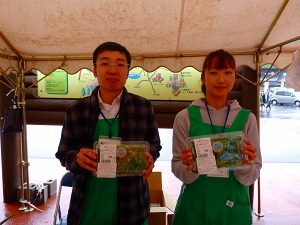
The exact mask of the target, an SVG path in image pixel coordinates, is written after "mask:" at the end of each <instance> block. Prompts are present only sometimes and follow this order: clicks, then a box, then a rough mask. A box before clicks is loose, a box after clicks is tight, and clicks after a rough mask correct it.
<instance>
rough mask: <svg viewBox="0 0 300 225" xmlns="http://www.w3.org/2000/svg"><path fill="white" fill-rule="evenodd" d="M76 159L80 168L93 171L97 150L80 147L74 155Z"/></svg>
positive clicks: (95, 167)
mask: <svg viewBox="0 0 300 225" xmlns="http://www.w3.org/2000/svg"><path fill="white" fill-rule="evenodd" d="M76 161H77V163H78V164H79V166H81V167H82V168H84V169H86V170H88V171H91V172H92V173H95V172H96V171H97V151H96V150H93V149H90V148H82V149H80V151H79V152H78V153H77V155H76Z"/></svg>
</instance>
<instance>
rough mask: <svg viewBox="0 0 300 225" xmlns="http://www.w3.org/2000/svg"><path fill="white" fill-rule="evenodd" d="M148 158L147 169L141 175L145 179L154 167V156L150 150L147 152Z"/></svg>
mask: <svg viewBox="0 0 300 225" xmlns="http://www.w3.org/2000/svg"><path fill="white" fill-rule="evenodd" d="M146 159H147V166H146V171H145V172H144V173H143V174H142V175H141V176H143V178H144V179H147V178H148V177H149V176H150V174H151V173H152V170H153V168H154V162H153V157H152V155H151V154H150V153H149V152H147V153H146Z"/></svg>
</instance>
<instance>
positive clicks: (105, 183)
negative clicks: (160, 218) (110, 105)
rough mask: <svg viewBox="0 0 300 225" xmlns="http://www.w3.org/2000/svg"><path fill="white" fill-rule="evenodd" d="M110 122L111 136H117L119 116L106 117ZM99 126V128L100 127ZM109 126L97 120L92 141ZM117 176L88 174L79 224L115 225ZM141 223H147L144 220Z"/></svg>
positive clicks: (145, 224) (146, 224) (102, 134)
mask: <svg viewBox="0 0 300 225" xmlns="http://www.w3.org/2000/svg"><path fill="white" fill-rule="evenodd" d="M108 122H109V123H110V124H112V127H111V129H112V137H118V130H119V118H116V119H115V121H114V122H113V119H108ZM100 127H101V129H100ZM109 130H110V127H109V125H108V123H107V122H105V120H103V119H102V120H98V123H97V125H96V129H95V132H94V141H97V140H98V138H99V136H108V133H109ZM117 184H118V182H117V178H96V177H95V176H94V175H93V174H92V173H90V174H89V177H88V184H87V191H86V198H85V201H84V207H83V213H82V216H81V220H80V224H81V225H102V224H103V225H116V224H117V223H118V222H117V221H118V214H117V191H118V189H117ZM142 225H148V221H145V222H144V223H143V224H142Z"/></svg>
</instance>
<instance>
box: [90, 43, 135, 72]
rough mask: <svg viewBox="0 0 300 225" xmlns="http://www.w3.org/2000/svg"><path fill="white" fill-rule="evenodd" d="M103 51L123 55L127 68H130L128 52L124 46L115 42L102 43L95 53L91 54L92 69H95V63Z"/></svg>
mask: <svg viewBox="0 0 300 225" xmlns="http://www.w3.org/2000/svg"><path fill="white" fill-rule="evenodd" d="M104 51H118V52H120V53H122V54H124V55H125V57H126V61H127V63H128V68H129V67H130V63H131V55H130V52H129V51H128V50H127V49H126V48H125V47H124V46H122V45H120V44H118V43H116V42H104V43H102V44H101V45H99V46H98V47H97V48H96V49H95V51H94V53H93V64H94V67H96V61H97V58H98V55H99V54H100V53H102V52H104Z"/></svg>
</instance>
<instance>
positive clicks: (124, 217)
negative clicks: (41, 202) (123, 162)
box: [56, 42, 161, 225]
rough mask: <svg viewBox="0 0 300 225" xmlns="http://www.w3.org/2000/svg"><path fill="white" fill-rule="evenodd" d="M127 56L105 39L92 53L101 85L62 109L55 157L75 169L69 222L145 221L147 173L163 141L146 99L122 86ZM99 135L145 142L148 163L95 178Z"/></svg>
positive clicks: (126, 222) (117, 45)
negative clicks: (140, 169)
mask: <svg viewBox="0 0 300 225" xmlns="http://www.w3.org/2000/svg"><path fill="white" fill-rule="evenodd" d="M130 63H131V55H130V53H129V52H128V50H127V49H126V48H125V47H123V46H122V45H120V44H118V43H114V42H105V43H103V44H101V45H100V46H98V47H97V48H96V50H95V51H94V53H93V64H94V76H95V77H96V78H97V80H98V83H99V86H98V87H96V88H95V89H94V91H93V93H92V94H91V96H89V97H87V98H83V99H80V100H78V101H77V102H75V103H73V104H72V105H71V106H70V107H69V108H68V109H67V111H66V117H65V122H64V125H63V128H62V134H61V140H60V143H59V147H58V151H57V153H56V157H57V158H58V159H59V160H60V162H61V164H62V166H65V167H66V168H67V170H70V171H71V172H73V173H74V175H75V177H74V184H73V190H72V196H71V201H70V208H69V211H68V224H72V225H73V224H76V225H77V224H88V225H91V224H105V225H106V224H120V225H123V224H128V225H134V224H136V225H141V224H148V223H147V217H148V216H149V211H150V197H149V190H148V184H147V180H146V178H147V177H148V176H149V175H150V174H151V172H152V169H153V167H154V162H155V161H156V159H157V158H158V157H159V155H160V153H159V151H160V149H161V145H160V138H159V133H158V128H157V123H156V119H155V114H154V111H153V108H152V105H151V103H150V101H148V100H146V99H145V98H142V97H140V96H137V95H134V94H131V93H128V92H127V90H126V88H125V87H124V85H125V83H126V80H127V78H128V74H129V67H130ZM99 136H109V137H110V138H111V137H120V138H122V141H148V142H149V144H150V151H149V152H150V154H147V168H146V171H145V172H144V173H143V174H142V176H127V177H117V178H96V177H95V176H93V173H95V172H96V168H97V152H96V151H95V150H93V143H94V141H96V140H98V138H99Z"/></svg>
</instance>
